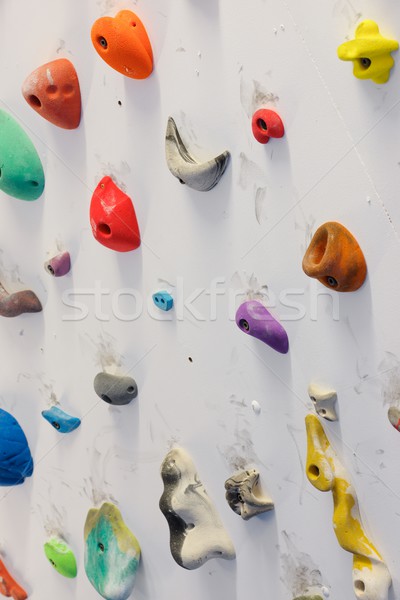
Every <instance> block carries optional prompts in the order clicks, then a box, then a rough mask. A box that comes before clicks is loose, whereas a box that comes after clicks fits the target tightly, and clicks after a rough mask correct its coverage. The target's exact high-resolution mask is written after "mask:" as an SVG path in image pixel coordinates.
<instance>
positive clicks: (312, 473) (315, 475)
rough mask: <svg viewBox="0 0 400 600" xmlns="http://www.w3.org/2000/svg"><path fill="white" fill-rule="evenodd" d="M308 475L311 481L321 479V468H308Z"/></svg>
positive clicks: (314, 466)
mask: <svg viewBox="0 0 400 600" xmlns="http://www.w3.org/2000/svg"><path fill="white" fill-rule="evenodd" d="M308 474H309V476H310V477H311V479H318V477H319V468H318V467H317V465H310V466H309V467H308Z"/></svg>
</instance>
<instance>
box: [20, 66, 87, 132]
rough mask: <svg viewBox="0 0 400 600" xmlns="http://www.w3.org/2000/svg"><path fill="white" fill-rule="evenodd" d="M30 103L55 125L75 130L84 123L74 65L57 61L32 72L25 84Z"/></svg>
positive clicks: (25, 94)
mask: <svg viewBox="0 0 400 600" xmlns="http://www.w3.org/2000/svg"><path fill="white" fill-rule="evenodd" d="M22 94H23V96H24V98H25V100H26V101H27V103H28V104H29V106H31V107H32V108H33V110H36V112H37V113H39V115H41V116H42V117H43V118H44V119H47V121H50V123H53V125H57V126H58V127H62V128H63V129H76V128H77V127H78V125H79V122H80V120H81V91H80V87H79V81H78V76H77V74H76V71H75V67H74V65H73V64H72V63H71V62H70V61H69V60H67V59H66V58H58V59H57V60H53V61H52V62H49V63H46V64H45V65H42V66H41V67H38V68H37V69H35V71H33V72H32V73H31V74H30V75H29V76H28V77H27V78H26V79H25V81H24V83H23V85H22Z"/></svg>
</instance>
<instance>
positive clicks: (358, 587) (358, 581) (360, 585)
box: [354, 579, 365, 592]
mask: <svg viewBox="0 0 400 600" xmlns="http://www.w3.org/2000/svg"><path fill="white" fill-rule="evenodd" d="M354 588H355V590H356V591H357V592H365V583H364V582H363V581H361V579H356V580H355V582H354Z"/></svg>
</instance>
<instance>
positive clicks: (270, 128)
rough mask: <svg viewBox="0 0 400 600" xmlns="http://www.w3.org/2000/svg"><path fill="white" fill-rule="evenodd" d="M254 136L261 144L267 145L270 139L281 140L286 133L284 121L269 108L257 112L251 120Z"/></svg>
mask: <svg viewBox="0 0 400 600" xmlns="http://www.w3.org/2000/svg"><path fill="white" fill-rule="evenodd" d="M251 127H252V129H253V135H254V137H255V138H256V140H257V142H260V144H267V143H268V142H269V138H281V137H282V136H283V134H284V133H285V129H284V127H283V123H282V119H281V118H280V116H279V115H278V114H277V113H276V112H275V111H273V110H270V109H269V108H260V109H259V110H257V111H256V112H255V113H254V115H253V118H252V120H251Z"/></svg>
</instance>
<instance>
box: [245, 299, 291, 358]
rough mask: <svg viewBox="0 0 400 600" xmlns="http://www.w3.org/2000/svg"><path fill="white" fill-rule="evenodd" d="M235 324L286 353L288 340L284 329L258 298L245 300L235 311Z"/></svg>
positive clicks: (278, 350)
mask: <svg viewBox="0 0 400 600" xmlns="http://www.w3.org/2000/svg"><path fill="white" fill-rule="evenodd" d="M236 325H237V326H238V327H239V329H241V330H242V331H244V333H247V334H248V335H252V336H253V337H255V338H257V339H258V340H261V341H262V342H264V344H267V345H268V346H271V348H273V349H274V350H276V351H277V352H281V354H286V353H287V352H288V350H289V340H288V336H287V333H286V331H285V330H284V328H283V327H282V325H281V324H280V323H278V321H277V320H276V319H274V317H273V316H272V315H271V313H270V312H269V311H268V310H267V309H266V308H265V306H264V305H263V304H261V302H259V301H258V300H246V302H243V304H241V305H240V306H239V308H238V309H237V311H236Z"/></svg>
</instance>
